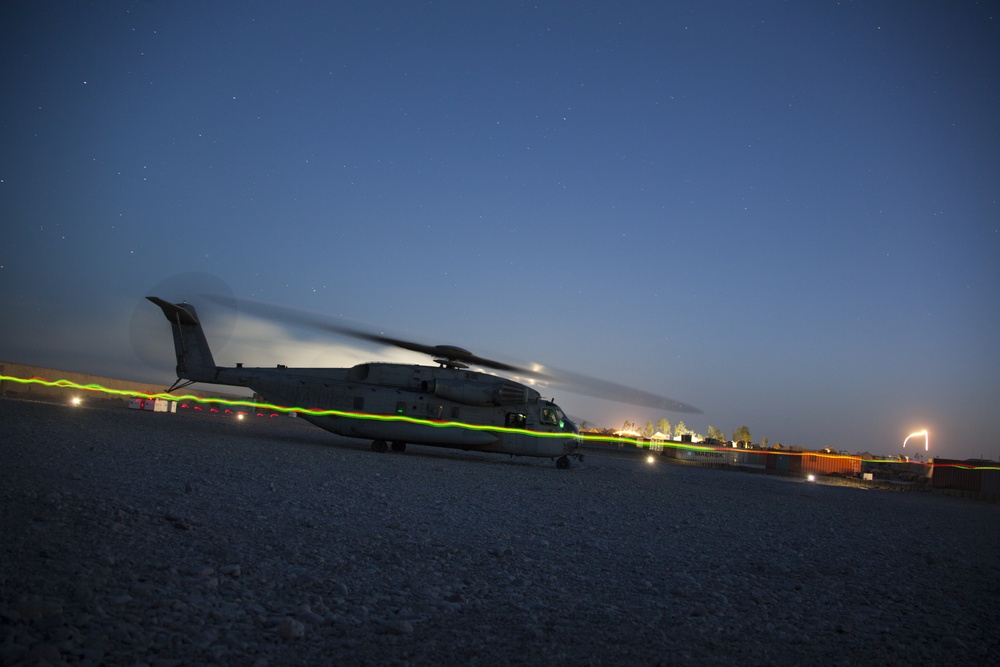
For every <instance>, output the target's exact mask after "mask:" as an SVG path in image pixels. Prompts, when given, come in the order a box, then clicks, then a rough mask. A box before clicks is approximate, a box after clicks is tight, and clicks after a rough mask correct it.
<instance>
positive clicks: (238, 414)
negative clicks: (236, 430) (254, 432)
mask: <svg viewBox="0 0 1000 667" xmlns="http://www.w3.org/2000/svg"><path fill="white" fill-rule="evenodd" d="M244 416H245V415H244V414H243V413H242V412H237V413H236V418H237V419H239V420H240V421H243V417H244Z"/></svg>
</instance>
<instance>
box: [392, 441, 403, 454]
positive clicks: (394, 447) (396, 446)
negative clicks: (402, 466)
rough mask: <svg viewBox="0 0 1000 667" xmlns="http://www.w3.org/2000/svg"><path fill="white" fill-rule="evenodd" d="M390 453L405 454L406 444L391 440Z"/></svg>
mask: <svg viewBox="0 0 1000 667" xmlns="http://www.w3.org/2000/svg"><path fill="white" fill-rule="evenodd" d="M392 451H394V452H405V451H406V443H405V442H403V441H402V440H393V441H392Z"/></svg>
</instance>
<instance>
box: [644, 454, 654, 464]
mask: <svg viewBox="0 0 1000 667" xmlns="http://www.w3.org/2000/svg"><path fill="white" fill-rule="evenodd" d="M646 463H648V464H649V465H653V464H654V463H656V457H655V456H653V455H652V454H650V455H649V456H647V457H646Z"/></svg>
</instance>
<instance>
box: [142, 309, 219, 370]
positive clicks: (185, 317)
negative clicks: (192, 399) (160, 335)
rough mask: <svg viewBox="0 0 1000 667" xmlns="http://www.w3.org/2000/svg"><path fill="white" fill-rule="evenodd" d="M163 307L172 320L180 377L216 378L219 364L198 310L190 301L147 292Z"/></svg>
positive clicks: (168, 317) (171, 325)
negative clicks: (183, 301) (164, 297)
mask: <svg viewBox="0 0 1000 667" xmlns="http://www.w3.org/2000/svg"><path fill="white" fill-rule="evenodd" d="M146 298H147V299H149V300H150V301H152V302H153V303H155V304H156V305H157V306H159V307H160V310H162V311H163V314H164V315H165V316H166V317H167V320H169V321H170V328H171V330H172V331H173V334H174V350H175V352H176V353H177V377H179V378H184V379H186V380H191V381H194V382H213V381H215V379H216V377H217V375H218V370H219V369H218V367H217V366H216V365H215V360H214V359H213V358H212V351H211V349H209V347H208V339H207V338H205V331H204V330H203V329H202V327H201V321H200V320H199V319H198V313H197V311H195V309H194V306H192V305H191V304H188V303H170V302H169V301H166V300H164V299H161V298H159V297H156V296H147V297H146Z"/></svg>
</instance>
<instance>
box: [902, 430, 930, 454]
mask: <svg viewBox="0 0 1000 667" xmlns="http://www.w3.org/2000/svg"><path fill="white" fill-rule="evenodd" d="M919 435H922V436H924V451H925V452H926V451H928V449H929V448H930V441H929V439H928V437H927V429H924V430H923V431H917V432H915V433H911V434H910V435H908V436H906V440H903V447H906V442H907V440H909V439H910V438H913V437H916V436H919Z"/></svg>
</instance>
